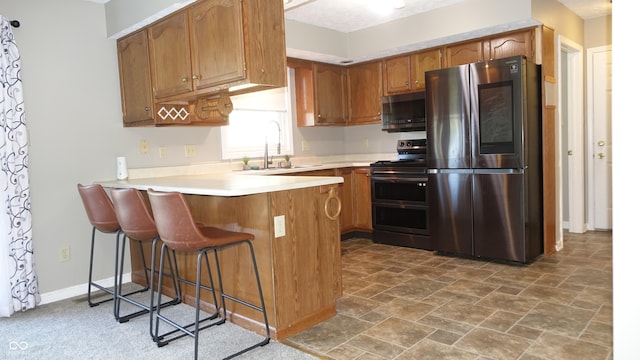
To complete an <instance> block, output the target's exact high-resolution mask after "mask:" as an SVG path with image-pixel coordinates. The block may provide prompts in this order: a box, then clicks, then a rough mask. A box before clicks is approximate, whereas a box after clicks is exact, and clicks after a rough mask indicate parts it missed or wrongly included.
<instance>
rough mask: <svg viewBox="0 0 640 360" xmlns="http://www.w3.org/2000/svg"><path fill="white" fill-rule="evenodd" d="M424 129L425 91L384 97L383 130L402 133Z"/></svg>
mask: <svg viewBox="0 0 640 360" xmlns="http://www.w3.org/2000/svg"><path fill="white" fill-rule="evenodd" d="M424 129H425V92H424V91H420V92H413V93H407V94H398V95H389V96H383V97H382V130H384V131H387V132H400V131H421V130H424Z"/></svg>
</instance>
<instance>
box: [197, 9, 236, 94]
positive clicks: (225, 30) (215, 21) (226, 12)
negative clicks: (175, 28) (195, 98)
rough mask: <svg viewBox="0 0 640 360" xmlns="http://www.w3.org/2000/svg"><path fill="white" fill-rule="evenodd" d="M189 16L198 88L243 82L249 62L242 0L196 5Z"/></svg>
mask: <svg viewBox="0 0 640 360" xmlns="http://www.w3.org/2000/svg"><path fill="white" fill-rule="evenodd" d="M189 15H190V21H191V27H190V29H191V53H192V56H193V83H194V86H195V88H196V89H198V90H199V89H203V88H207V87H210V86H214V85H219V84H224V83H228V82H232V81H237V80H241V79H243V78H244V77H245V72H244V62H245V59H244V39H243V36H242V5H241V2H240V0H209V1H204V2H201V3H196V5H194V6H193V7H192V8H191V11H190V13H189Z"/></svg>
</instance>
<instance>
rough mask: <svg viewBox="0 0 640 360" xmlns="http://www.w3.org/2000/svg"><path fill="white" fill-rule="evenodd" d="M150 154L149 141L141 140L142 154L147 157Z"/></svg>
mask: <svg viewBox="0 0 640 360" xmlns="http://www.w3.org/2000/svg"><path fill="white" fill-rule="evenodd" d="M148 153H149V143H148V142H147V140H140V154H142V155H147V154H148Z"/></svg>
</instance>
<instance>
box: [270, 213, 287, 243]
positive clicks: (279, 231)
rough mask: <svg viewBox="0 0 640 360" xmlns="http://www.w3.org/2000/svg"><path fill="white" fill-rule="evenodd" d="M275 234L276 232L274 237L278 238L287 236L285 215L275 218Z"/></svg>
mask: <svg viewBox="0 0 640 360" xmlns="http://www.w3.org/2000/svg"><path fill="white" fill-rule="evenodd" d="M273 232H274V236H275V237H277V238H279V237H283V236H285V235H286V230H285V226H284V215H279V216H274V217H273Z"/></svg>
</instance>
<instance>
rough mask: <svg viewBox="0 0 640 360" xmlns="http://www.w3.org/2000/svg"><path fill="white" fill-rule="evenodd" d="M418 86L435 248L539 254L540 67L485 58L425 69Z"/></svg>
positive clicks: (521, 258)
mask: <svg viewBox="0 0 640 360" xmlns="http://www.w3.org/2000/svg"><path fill="white" fill-rule="evenodd" d="M425 85H426V133H427V134H426V137H427V161H426V164H427V167H428V175H427V178H428V190H427V191H428V196H427V198H428V202H429V215H428V216H429V220H428V221H429V226H430V235H431V239H432V241H433V243H434V244H435V245H434V246H435V248H436V250H438V251H441V252H446V253H454V254H458V255H466V256H473V257H479V258H488V259H499V260H505V261H509V262H520V263H527V262H530V261H532V260H534V259H535V258H536V257H537V256H538V255H540V254H541V253H542V251H543V245H542V244H543V240H542V228H541V226H542V224H541V221H542V199H541V184H542V170H541V138H540V134H541V109H540V94H541V91H540V67H539V66H538V65H536V64H534V63H533V62H531V61H530V60H528V59H527V58H525V57H523V56H516V57H510V58H504V59H497V60H490V61H485V62H478V63H473V64H468V65H462V66H456V67H451V68H445V69H439V70H433V71H428V72H426V73H425Z"/></svg>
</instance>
